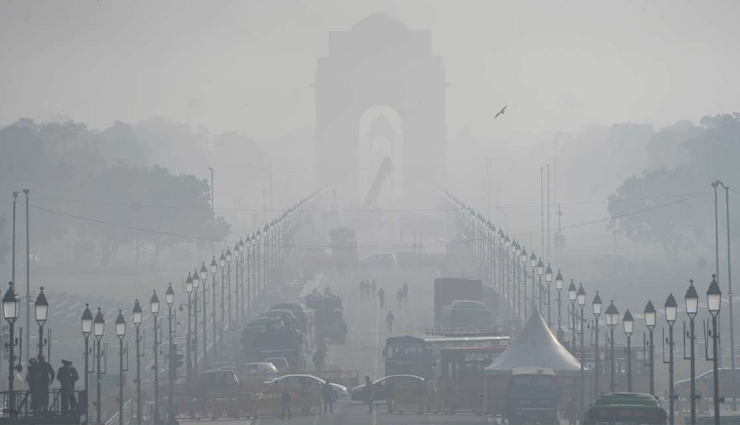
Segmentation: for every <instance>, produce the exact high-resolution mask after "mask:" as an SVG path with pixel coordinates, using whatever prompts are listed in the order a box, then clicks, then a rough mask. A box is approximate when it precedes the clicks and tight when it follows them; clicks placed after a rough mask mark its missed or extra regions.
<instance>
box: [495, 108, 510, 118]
mask: <svg viewBox="0 0 740 425" xmlns="http://www.w3.org/2000/svg"><path fill="white" fill-rule="evenodd" d="M508 107H509V105H506V106H504V107H503V108H501V110H500V111H498V113H497V114H496V116H495V117H493V119H496V118H498V116H499V115H503V114H504V112H506V108H508Z"/></svg>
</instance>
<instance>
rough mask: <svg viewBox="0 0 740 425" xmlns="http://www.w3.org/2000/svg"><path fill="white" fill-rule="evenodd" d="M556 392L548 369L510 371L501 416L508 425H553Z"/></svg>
mask: <svg viewBox="0 0 740 425" xmlns="http://www.w3.org/2000/svg"><path fill="white" fill-rule="evenodd" d="M558 404H560V388H559V387H558V386H557V384H556V382H555V372H553V370H552V369H549V368H540V367H520V368H514V369H513V370H512V371H511V380H510V381H509V384H508V386H507V389H506V402H505V410H504V414H505V415H506V418H507V419H508V421H509V424H511V425H519V424H557V423H559V422H558Z"/></svg>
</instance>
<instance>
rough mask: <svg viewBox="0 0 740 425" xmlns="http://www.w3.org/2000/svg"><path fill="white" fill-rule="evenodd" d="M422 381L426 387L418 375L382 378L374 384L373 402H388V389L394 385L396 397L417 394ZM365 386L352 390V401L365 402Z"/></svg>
mask: <svg viewBox="0 0 740 425" xmlns="http://www.w3.org/2000/svg"><path fill="white" fill-rule="evenodd" d="M419 381H421V382H422V383H423V384H424V385H426V380H425V379H424V378H422V377H420V376H416V375H390V376H386V377H384V378H380V379H378V380H377V381H375V382H373V388H374V391H373V400H375V401H386V400H387V399H388V388H389V386H390V385H393V390H394V394H395V397H396V398H397V399H398V398H399V397H404V396H407V395H408V396H410V395H414V394H416V387H417V386H418V385H419ZM364 390H365V385H360V386H357V387H355V388H353V389H352V400H355V401H358V400H360V401H361V400H363V391H364Z"/></svg>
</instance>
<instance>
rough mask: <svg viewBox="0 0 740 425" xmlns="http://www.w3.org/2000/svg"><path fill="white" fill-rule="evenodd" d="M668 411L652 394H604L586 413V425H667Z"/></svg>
mask: <svg viewBox="0 0 740 425" xmlns="http://www.w3.org/2000/svg"><path fill="white" fill-rule="evenodd" d="M666 416H667V415H666V411H665V410H663V408H662V407H660V404H658V400H656V399H655V397H653V396H652V395H650V394H641V393H611V394H602V395H601V396H599V398H597V399H596V401H595V402H594V404H593V406H591V407H590V408H589V409H588V411H587V412H586V420H585V421H584V424H585V425H611V424H635V425H638V424H640V425H665V423H666Z"/></svg>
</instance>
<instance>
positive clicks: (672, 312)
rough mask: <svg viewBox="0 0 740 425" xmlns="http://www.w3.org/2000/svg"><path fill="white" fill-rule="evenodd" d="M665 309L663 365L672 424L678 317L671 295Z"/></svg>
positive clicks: (670, 422) (676, 305) (669, 419)
mask: <svg viewBox="0 0 740 425" xmlns="http://www.w3.org/2000/svg"><path fill="white" fill-rule="evenodd" d="M663 307H664V308H665V310H664V311H665V320H666V322H668V340H667V341H666V338H665V335H662V338H661V339H662V341H663V355H662V357H663V364H667V365H668V406H669V408H668V423H669V424H672V423H674V422H673V415H674V411H675V409H674V405H675V402H676V396H675V395H674V393H673V391H674V390H673V372H674V360H673V347H674V345H675V343H674V342H673V324H674V323H676V318H677V316H678V304H677V303H676V298H674V297H673V294H669V295H668V299H666V302H665V304H664V306H663ZM666 342H667V343H668V361H666V359H665V344H666Z"/></svg>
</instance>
